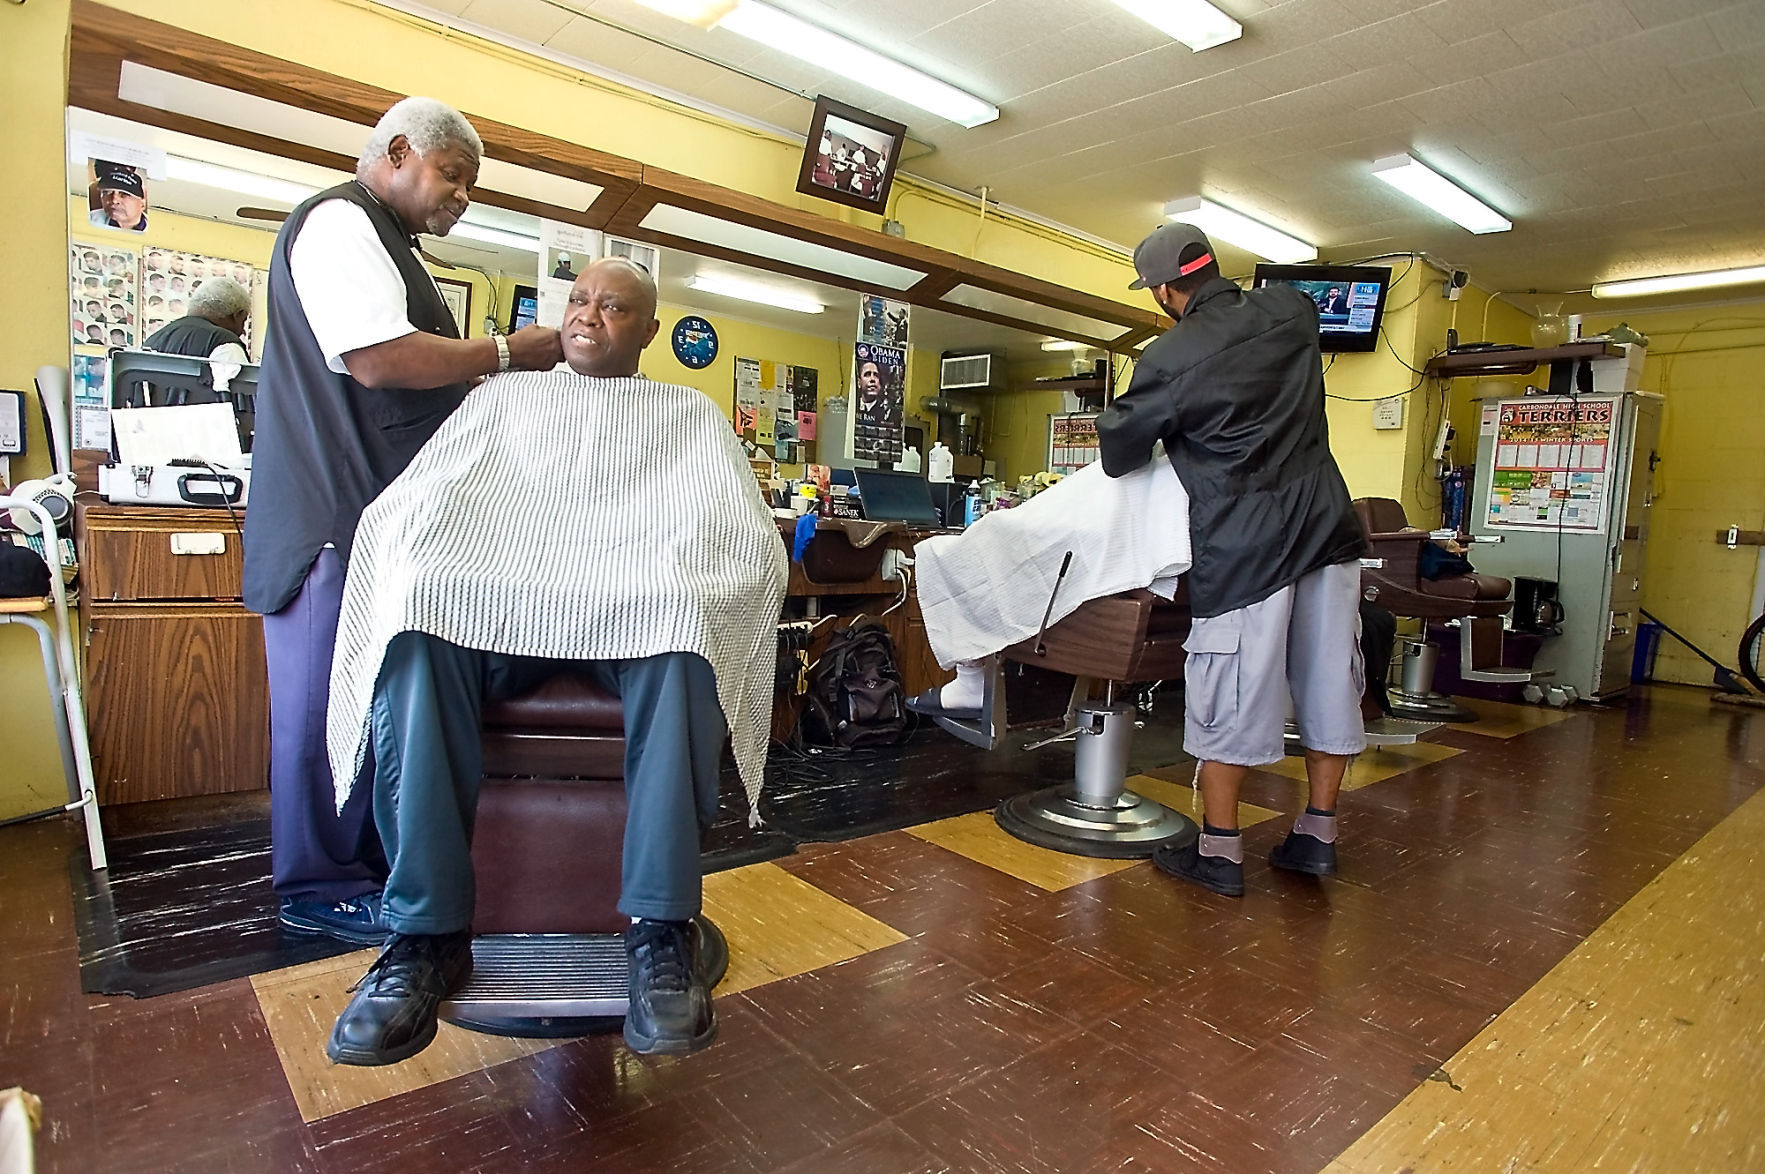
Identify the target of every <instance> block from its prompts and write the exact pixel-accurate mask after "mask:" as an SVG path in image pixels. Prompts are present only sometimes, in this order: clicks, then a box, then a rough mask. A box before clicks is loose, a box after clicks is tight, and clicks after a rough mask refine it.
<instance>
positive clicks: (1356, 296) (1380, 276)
mask: <svg viewBox="0 0 1765 1174" xmlns="http://www.w3.org/2000/svg"><path fill="white" fill-rule="evenodd" d="M1253 280H1254V284H1255V285H1256V287H1257V288H1258V289H1260V288H1262V287H1263V286H1265V285H1271V284H1275V283H1279V284H1281V285H1291V286H1293V287H1294V288H1295V289H1297V290H1299V291H1300V292H1301V293H1303V294H1305V295H1307V296H1308V297H1310V298H1311V300H1312V301H1313V302H1315V303H1316V304H1317V307H1318V345H1319V346H1320V348H1321V349H1323V350H1326V351H1337V352H1347V353H1355V352H1366V351H1371V350H1373V349H1375V348H1376V347H1377V346H1378V345H1379V321H1380V319H1381V318H1383V317H1384V315H1385V295H1386V294H1387V293H1388V292H1389V291H1390V289H1391V270H1390V269H1388V268H1385V267H1383V266H1353V265H1258V266H1257V267H1256V276H1255V278H1254V279H1253Z"/></svg>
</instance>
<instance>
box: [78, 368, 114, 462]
mask: <svg viewBox="0 0 1765 1174" xmlns="http://www.w3.org/2000/svg"><path fill="white" fill-rule="evenodd" d="M109 364H110V360H109V359H108V358H106V357H105V356H104V355H75V356H74V359H73V366H72V367H71V368H69V375H70V376H71V380H70V386H69V388H68V390H69V393H70V395H71V397H72V399H73V405H72V407H73V446H74V447H75V448H98V449H104V450H106V451H109V449H110V392H109V390H108V386H107V384H106V383H105V378H104V375H105V371H106V370H107V369H108V367H109Z"/></svg>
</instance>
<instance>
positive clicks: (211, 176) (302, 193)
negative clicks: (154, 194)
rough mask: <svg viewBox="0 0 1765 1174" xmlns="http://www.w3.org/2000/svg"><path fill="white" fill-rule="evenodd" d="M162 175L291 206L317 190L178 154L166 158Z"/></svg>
mask: <svg viewBox="0 0 1765 1174" xmlns="http://www.w3.org/2000/svg"><path fill="white" fill-rule="evenodd" d="M165 176H166V178H167V179H175V180H180V181H182V182H184V183H195V184H201V185H202V186H203V187H208V188H219V189H220V190H221V191H224V192H237V193H238V194H240V195H242V196H255V197H256V198H257V199H260V200H269V201H270V202H271V203H275V204H287V205H289V206H290V207H292V206H293V205H295V204H298V203H300V202H301V201H302V200H304V199H306V198H307V197H308V196H310V195H312V194H313V193H314V192H316V191H318V190H319V189H318V188H314V187H308V186H306V185H305V184H302V183H292V182H290V181H289V180H286V179H277V178H275V177H274V176H270V175H257V174H255V173H253V172H250V171H240V170H239V169H238V168H236V167H222V166H220V165H218V164H215V163H204V162H202V160H200V159H185V158H183V157H182V156H179V155H167V156H166V159H165Z"/></svg>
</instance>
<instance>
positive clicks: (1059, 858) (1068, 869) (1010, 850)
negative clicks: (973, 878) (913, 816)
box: [907, 811, 1142, 893]
mask: <svg viewBox="0 0 1765 1174" xmlns="http://www.w3.org/2000/svg"><path fill="white" fill-rule="evenodd" d="M907 831H908V832H909V833H910V834H912V835H915V836H918V837H919V838H920V839H922V840H926V841H928V842H930V843H933V844H936V845H938V846H939V847H940V848H948V849H949V850H950V851H952V852H955V853H956V854H957V855H960V856H966V857H968V858H969V859H970V860H973V861H975V862H976V863H979V864H984V865H986V866H987V867H988V868H996V869H998V870H999V871H1000V872H1003V873H1005V874H1006V875H1008V876H1014V877H1016V878H1017V879H1018V880H1020V881H1024V882H1026V883H1028V884H1032V885H1035V886H1036V887H1037V888H1041V889H1046V890H1048V891H1049V892H1050V893H1057V892H1059V891H1060V890H1061V889H1070V888H1071V887H1072V886H1074V885H1081V884H1084V883H1085V882H1086V881H1090V880H1096V879H1097V878H1098V877H1100V876H1108V875H1109V874H1110V873H1112V872H1120V871H1121V870H1122V869H1124V868H1132V867H1133V866H1134V865H1136V864H1140V863H1142V861H1139V860H1094V859H1092V858H1090V857H1088V856H1072V855H1069V854H1068V853H1065V852H1055V851H1052V850H1050V849H1048V848H1038V847H1036V846H1035V845H1034V844H1026V843H1024V842H1023V841H1022V840H1020V839H1018V838H1017V837H1015V836H1013V835H1011V834H1010V833H1008V832H1006V831H1005V830H1004V829H1003V828H1001V827H1000V826H999V825H998V824H996V823H994V822H993V813H992V812H990V811H977V812H975V813H973V814H972V815H958V816H956V817H955V818H953V819H940V820H938V821H937V822H936V823H927V824H921V825H920V826H918V827H914V828H908V829H907Z"/></svg>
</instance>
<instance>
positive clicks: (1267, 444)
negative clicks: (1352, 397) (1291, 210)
mask: <svg viewBox="0 0 1765 1174" xmlns="http://www.w3.org/2000/svg"><path fill="white" fill-rule="evenodd" d="M1097 436H1098V440H1099V443H1100V445H1101V447H1102V453H1103V468H1104V471H1105V472H1107V473H1108V474H1109V475H1110V476H1111V477H1120V476H1122V475H1123V474H1124V473H1130V472H1132V471H1133V470H1135V469H1138V468H1140V467H1141V466H1142V465H1144V464H1145V463H1146V462H1147V461H1148V460H1150V459H1151V458H1152V446H1153V443H1154V442H1155V441H1160V440H1162V441H1163V442H1164V449H1165V452H1166V454H1167V455H1168V456H1169V458H1170V462H1171V466H1172V467H1173V468H1175V469H1176V471H1177V476H1178V478H1180V479H1181V480H1182V482H1183V488H1184V489H1186V490H1187V491H1188V493H1189V524H1190V529H1191V540H1192V543H1193V546H1194V551H1195V565H1194V567H1193V569H1192V570H1191V571H1190V573H1189V600H1190V604H1191V607H1192V608H1193V611H1194V614H1195V615H1197V616H1200V617H1207V616H1217V615H1221V614H1223V613H1225V612H1229V611H1232V610H1234V609H1236V608H1240V607H1245V606H1248V605H1249V604H1252V603H1258V602H1261V601H1262V600H1264V599H1267V598H1268V597H1269V596H1271V595H1273V594H1274V593H1275V592H1277V591H1279V590H1280V589H1281V588H1282V587H1285V586H1286V585H1287V584H1289V583H1292V582H1295V581H1296V580H1298V579H1300V578H1302V577H1304V576H1305V575H1308V574H1310V573H1311V572H1312V571H1315V570H1318V569H1319V568H1321V567H1326V566H1330V565H1331V564H1333V563H1340V562H1346V561H1349V560H1351V559H1355V558H1358V557H1360V556H1361V555H1363V554H1364V553H1366V549H1367V547H1366V540H1365V538H1364V537H1363V536H1362V534H1361V528H1360V523H1359V522H1358V521H1357V520H1356V518H1355V514H1354V507H1353V504H1352V503H1351V502H1350V500H1349V496H1348V486H1347V485H1346V484H1345V483H1344V482H1343V480H1342V473H1341V471H1340V470H1339V469H1337V467H1336V461H1335V459H1334V458H1333V457H1332V456H1331V455H1330V435H1329V427H1328V425H1327V424H1326V423H1325V419H1324V376H1323V368H1322V364H1321V362H1320V361H1319V355H1318V312H1317V307H1316V306H1315V305H1314V304H1313V303H1312V300H1311V299H1310V298H1309V297H1307V296H1306V295H1305V294H1303V293H1301V292H1299V291H1298V290H1296V289H1294V288H1293V287H1291V286H1287V285H1269V286H1265V287H1263V288H1262V289H1256V290H1250V291H1248V292H1246V291H1244V290H1241V289H1239V288H1238V287H1237V286H1236V285H1235V284H1233V283H1232V282H1230V281H1228V280H1226V279H1225V278H1223V277H1221V278H1215V279H1214V280H1212V281H1209V282H1208V283H1207V284H1205V285H1203V286H1202V287H1201V288H1200V289H1199V290H1197V291H1196V292H1195V296H1194V297H1193V298H1192V299H1190V302H1189V305H1188V308H1187V309H1186V310H1185V312H1184V314H1183V317H1182V320H1181V321H1179V322H1178V323H1177V324H1176V325H1175V326H1173V327H1171V328H1170V329H1169V330H1167V331H1165V333H1164V334H1163V336H1161V337H1160V338H1159V339H1157V340H1156V341H1155V342H1153V344H1152V345H1151V346H1149V347H1147V348H1146V352H1145V354H1144V355H1142V356H1141V358H1140V361H1139V363H1138V364H1137V365H1136V366H1135V368H1134V377H1133V379H1132V380H1131V381H1130V382H1129V384H1128V390H1127V391H1126V392H1125V393H1124V394H1122V395H1121V396H1120V397H1118V398H1117V399H1116V401H1115V402H1114V403H1112V404H1111V405H1110V406H1109V408H1108V409H1107V410H1106V411H1104V413H1103V415H1102V416H1101V417H1100V418H1099V419H1098V421H1097Z"/></svg>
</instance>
